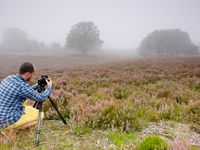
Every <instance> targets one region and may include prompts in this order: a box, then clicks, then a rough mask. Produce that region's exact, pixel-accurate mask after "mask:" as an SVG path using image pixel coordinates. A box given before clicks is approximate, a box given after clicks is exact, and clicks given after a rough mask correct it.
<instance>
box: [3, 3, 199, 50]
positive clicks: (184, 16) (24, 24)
mask: <svg viewBox="0 0 200 150" xmlns="http://www.w3.org/2000/svg"><path fill="white" fill-rule="evenodd" d="M80 21H93V22H94V24H95V25H96V26H97V27H98V29H99V31H100V38H101V39H102V40H103V41H104V48H113V49H114V48H124V49H132V48H136V47H137V46H138V45H139V43H140V42H141V40H142V39H143V38H144V37H145V36H147V34H149V33H151V32H152V31H154V30H157V29H174V28H176V29H177V28H179V29H181V30H183V31H186V32H188V34H189V35H190V38H191V40H192V41H193V42H194V43H198V42H200V30H199V27H200V0H0V37H1V34H2V32H3V31H4V30H5V29H8V28H13V27H16V28H20V29H22V30H25V31H26V32H27V33H28V35H29V37H30V38H32V39H35V40H37V41H43V42H45V44H50V43H51V42H58V43H60V44H61V45H62V46H63V45H64V44H65V42H66V37H67V34H68V33H69V32H70V30H71V27H72V26H73V25H74V24H77V23H79V22H80ZM1 40H2V37H1V38H0V41H1Z"/></svg>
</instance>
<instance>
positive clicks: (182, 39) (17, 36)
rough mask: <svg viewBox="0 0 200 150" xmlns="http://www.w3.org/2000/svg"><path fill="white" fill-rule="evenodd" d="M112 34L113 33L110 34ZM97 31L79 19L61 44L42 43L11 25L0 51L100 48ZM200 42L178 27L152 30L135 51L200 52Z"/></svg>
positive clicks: (83, 51) (158, 53) (144, 53)
mask: <svg viewBox="0 0 200 150" xmlns="http://www.w3.org/2000/svg"><path fill="white" fill-rule="evenodd" d="M113 38H115V37H113ZM103 43H104V41H103V40H101V39H100V31H99V29H98V27H97V26H96V25H95V24H94V23H93V22H79V23H77V24H75V25H74V26H72V28H71V30H70V32H69V33H68V34H67V35H66V42H65V44H64V46H61V45H60V44H59V43H57V42H52V43H51V44H50V45H48V46H47V45H45V44H44V43H43V42H38V41H36V40H34V39H31V38H30V37H29V36H28V34H27V33H26V31H24V30H21V29H18V28H11V29H7V30H5V31H4V32H3V35H2V43H1V45H0V51H12V50H14V51H16V52H20V51H36V52H37V51H39V50H49V49H53V50H59V49H62V50H65V49H66V50H71V51H74V52H75V51H76V52H79V53H81V54H82V55H86V54H87V52H88V51H90V50H96V49H100V48H102V45H103ZM199 49H200V48H199V46H197V45H195V44H194V43H192V41H191V39H190V37H189V34H188V33H187V32H185V31H181V30H180V29H167V30H166V29H164V30H155V31H153V32H152V33H150V34H148V35H147V36H146V37H145V38H144V39H143V40H142V41H141V42H140V44H139V47H138V48H137V50H138V52H139V54H140V55H142V56H150V57H151V56H185V55H187V56H188V55H197V54H199Z"/></svg>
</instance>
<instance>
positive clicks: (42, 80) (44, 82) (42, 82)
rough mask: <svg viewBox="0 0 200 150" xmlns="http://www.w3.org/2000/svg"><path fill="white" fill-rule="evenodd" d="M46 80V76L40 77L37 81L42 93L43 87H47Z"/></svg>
mask: <svg viewBox="0 0 200 150" xmlns="http://www.w3.org/2000/svg"><path fill="white" fill-rule="evenodd" d="M47 79H48V75H42V76H41V78H40V79H39V80H38V87H39V89H41V90H42V91H44V90H45V86H46V85H47V82H46V80H47Z"/></svg>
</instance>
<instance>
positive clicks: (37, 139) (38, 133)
mask: <svg viewBox="0 0 200 150" xmlns="http://www.w3.org/2000/svg"><path fill="white" fill-rule="evenodd" d="M36 89H37V91H38V92H39V93H41V92H43V91H45V87H43V86H39V85H38V87H37V88H36ZM48 99H49V100H50V102H51V104H52V106H53V108H54V109H55V110H56V112H57V113H58V115H59V117H60V118H61V120H62V121H63V123H64V124H67V122H66V120H65V118H64V117H63V116H62V115H61V113H60V112H59V111H58V108H57V106H56V104H55V103H54V102H53V100H52V99H51V97H50V96H48ZM43 103H44V102H38V101H36V102H35V103H34V105H33V107H34V108H37V109H38V110H39V116H38V125H37V129H36V141H35V144H36V146H38V145H39V143H40V128H41V122H42V110H43Z"/></svg>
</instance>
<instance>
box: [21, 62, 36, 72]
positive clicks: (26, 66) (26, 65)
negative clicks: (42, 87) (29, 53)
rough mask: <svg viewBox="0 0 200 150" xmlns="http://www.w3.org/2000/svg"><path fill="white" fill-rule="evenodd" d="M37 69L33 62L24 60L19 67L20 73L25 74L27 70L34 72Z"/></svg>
mask: <svg viewBox="0 0 200 150" xmlns="http://www.w3.org/2000/svg"><path fill="white" fill-rule="evenodd" d="M34 71H35V69H34V66H33V64H31V63H30V62H24V63H23V64H22V65H21V66H20V68H19V74H21V75H23V74H25V73H27V72H30V73H33V72H34Z"/></svg>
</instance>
